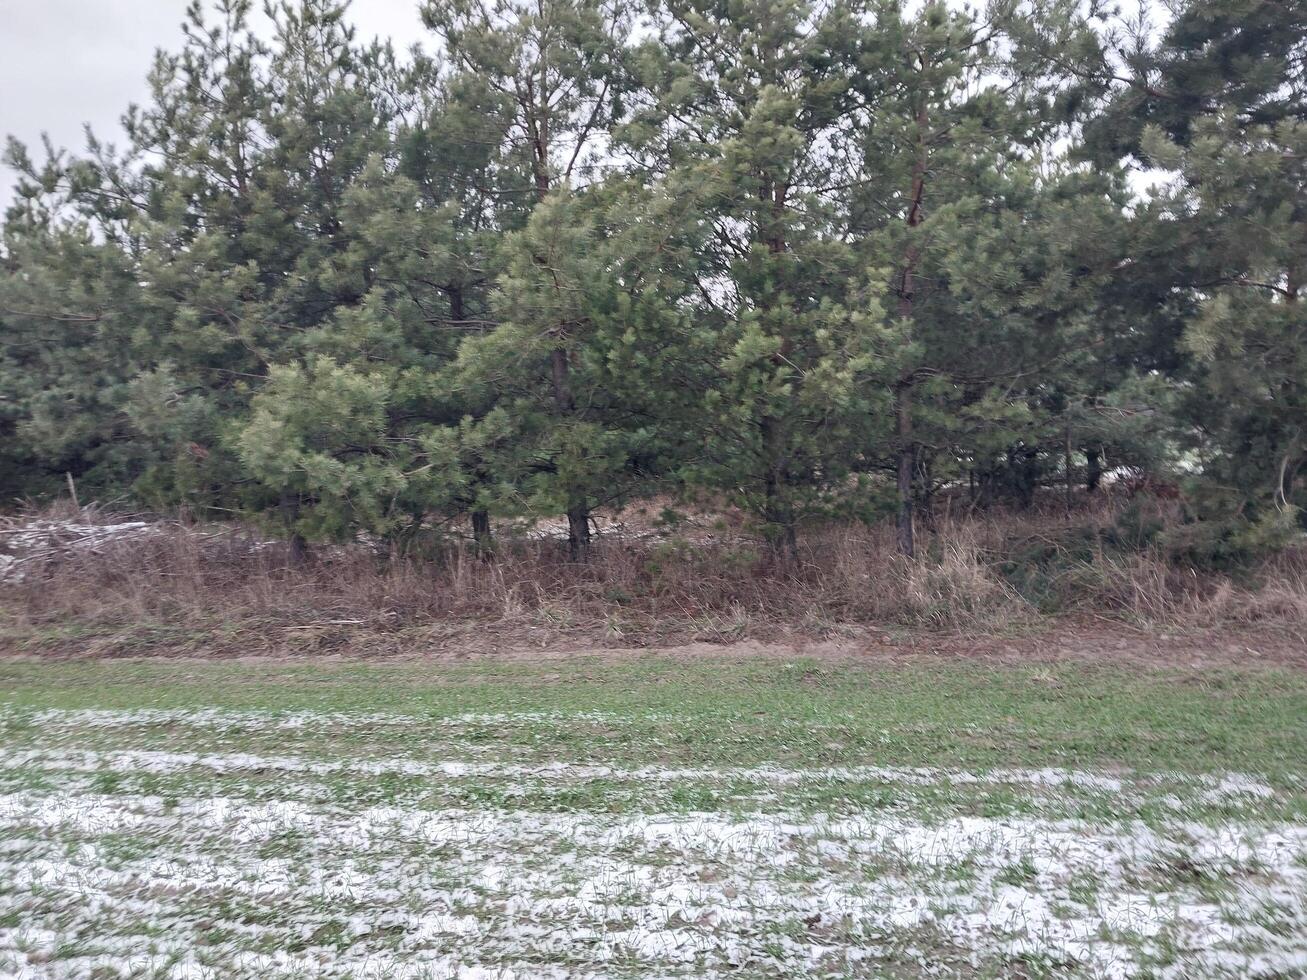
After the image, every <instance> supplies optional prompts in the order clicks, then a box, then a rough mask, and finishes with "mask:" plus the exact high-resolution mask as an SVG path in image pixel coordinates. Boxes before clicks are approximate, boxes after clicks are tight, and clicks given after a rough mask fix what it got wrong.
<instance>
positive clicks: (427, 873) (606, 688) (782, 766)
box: [0, 655, 1307, 978]
mask: <svg viewBox="0 0 1307 980" xmlns="http://www.w3.org/2000/svg"><path fill="white" fill-rule="evenodd" d="M0 779H2V780H3V782H4V785H3V787H0V975H2V976H19V977H33V978H35V977H100V976H131V977H148V976H159V977H178V978H182V977H185V978H198V977H238V976H239V977H270V976H331V977H371V978H383V977H464V976H466V977H500V976H503V977H509V976H519V977H540V976H559V977H563V976H567V977H574V976H586V975H600V976H616V977H625V976H631V977H645V976H658V977H664V976H690V977H701V976H713V975H725V974H732V975H736V976H786V977H793V976H830V977H843V976H869V977H881V976H887V977H900V976H902V977H917V976H932V975H939V976H966V977H973V976H978V977H986V976H989V977H1011V976H1058V977H1060V976H1086V977H1099V976H1101V977H1122V976H1173V977H1206V976H1231V977H1245V976H1266V977H1292V976H1303V975H1307V675H1305V674H1303V673H1301V672H1290V671H1277V670H1273V669H1257V670H1253V669H1247V670H1237V669H1226V670H1201V671H1200V670H1186V669H1178V668H1175V669H1167V670H1145V669H1129V670H1127V669H1123V668H1113V667H1110V666H1106V665H1103V666H1087V665H1083V664H1079V665H1078V664H1061V665H1040V666H1029V667H1019V666H994V665H981V664H969V663H962V662H958V661H956V660H953V661H938V660H925V659H922V660H910V661H906V662H902V663H894V664H890V663H879V664H867V663H861V664H860V663H857V662H853V661H815V660H803V659H794V660H788V661H787V660H779V659H771V658H753V659H738V660H732V659H727V658H723V659H719V660H714V661H704V660H691V659H687V658H684V657H671V656H659V655H647V656H639V657H632V658H629V659H618V660H612V659H608V660H599V659H596V658H583V657H578V658H568V659H554V660H549V661H541V662H536V663H509V662H491V661H482V662H477V663H472V664H468V665H450V664H432V663H420V662H408V663H396V664H381V665H361V664H358V663H350V662H347V661H336V662H332V663H326V664H320V665H313V664H310V663H307V662H271V661H246V662H205V661H167V662H164V661H153V662H147V661H120V662H112V661H110V662H105V661H100V662H65V663H37V662H32V661H8V662H0Z"/></svg>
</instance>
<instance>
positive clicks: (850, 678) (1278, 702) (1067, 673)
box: [0, 655, 1307, 779]
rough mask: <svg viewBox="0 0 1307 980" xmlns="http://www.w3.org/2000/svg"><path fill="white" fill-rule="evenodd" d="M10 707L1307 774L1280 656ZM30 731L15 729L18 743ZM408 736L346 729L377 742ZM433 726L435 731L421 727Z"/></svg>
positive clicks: (308, 669)
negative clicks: (1184, 664) (362, 720)
mask: <svg viewBox="0 0 1307 980" xmlns="http://www.w3.org/2000/svg"><path fill="white" fill-rule="evenodd" d="M0 706H3V707H5V708H7V709H9V710H10V711H11V712H15V711H16V712H19V713H20V714H21V713H22V712H25V711H29V710H40V709H50V708H56V709H77V708H100V709H114V710H132V709H137V708H155V709H191V708H216V709H221V710H236V711H258V712H270V713H281V712H296V711H314V712H343V713H355V712H357V713H364V712H373V711H387V712H395V713H403V714H410V715H416V716H419V717H421V718H423V719H429V720H431V721H432V722H437V721H439V719H441V718H444V717H450V716H456V715H465V714H469V713H488V714H497V713H502V712H512V713H521V712H538V713H544V714H557V715H565V716H567V715H573V714H575V713H577V712H593V713H597V714H603V715H612V716H616V717H619V718H622V719H623V724H622V725H621V727H620V729H619V730H613V729H612V728H611V727H610V726H606V725H604V724H603V723H601V722H597V723H595V724H593V725H584V724H582V725H578V724H576V723H575V722H574V721H572V720H571V719H569V721H568V723H567V724H565V725H557V726H551V725H550V724H549V723H548V721H541V722H539V723H537V724H532V725H530V726H525V727H524V726H510V727H507V728H505V727H504V726H500V725H496V724H493V723H491V724H487V725H485V726H484V729H483V730H481V731H477V730H476V729H475V728H472V729H470V730H465V731H464V732H462V733H461V734H462V736H463V737H466V738H470V739H472V740H473V741H475V740H477V739H478V738H479V739H482V740H484V741H485V742H487V743H493V744H495V745H502V746H504V747H505V748H512V749H513V750H514V751H516V752H522V753H527V754H530V755H532V756H533V757H539V758H547V757H550V756H557V757H559V758H566V759H568V760H577V759H603V760H606V761H621V762H639V761H642V760H643V761H650V762H663V763H668V762H675V763H677V764H683V765H693V764H700V763H711V764H714V765H728V764H729V765H750V764H757V763H762V762H776V763H783V764H786V765H794V766H801V765H847V764H890V765H929V766H942V767H951V766H958V767H975V766H1018V765H1019V766H1043V765H1054V766H1067V767H1099V768H1101V767H1115V766H1128V767H1132V768H1147V769H1177V770H1182V771H1206V770H1242V771H1250V772H1257V773H1260V774H1262V775H1264V776H1266V777H1268V778H1271V779H1275V778H1276V777H1278V776H1280V775H1289V776H1297V775H1300V774H1303V773H1305V772H1307V724H1304V719H1307V675H1304V674H1302V673H1298V672H1290V671H1280V670H1273V669H1247V670H1231V669H1226V670H1219V671H1209V670H1192V671H1181V670H1174V669H1168V670H1142V669H1137V668H1132V669H1123V668H1117V667H1092V666H1085V665H1066V664H1063V665H1040V666H1032V667H1012V666H1002V667H995V666H985V665H971V664H966V663H959V662H957V661H950V662H938V661H934V662H933V661H930V660H924V659H923V660H915V661H910V662H906V663H903V664H896V665H892V666H887V665H883V664H878V665H874V666H871V665H858V664H856V663H828V662H816V661H807V660H803V659H796V660H794V661H789V662H779V661H772V660H762V659H759V660H745V661H732V660H726V659H722V660H710V661H687V660H685V659H669V658H663V657H659V656H657V655H648V656H643V657H639V658H634V659H630V660H620V661H616V662H614V661H601V660H598V659H595V658H578V659H575V660H567V661H547V662H544V663H539V664H505V663H494V662H485V663H479V664H469V665H466V666H464V665H453V666H451V665H446V664H439V665H437V664H422V663H403V664H384V665H359V664H349V663H339V662H336V663H327V664H312V663H303V664H278V663H266V662H239V661H228V662H203V661H107V662H106V661H95V662H64V663H41V662H33V661H10V662H0ZM15 734H17V733H16V732H11V737H13V736H14V735H15ZM415 737H417V733H415V732H413V731H405V730H402V729H401V730H380V731H376V732H366V733H363V734H359V733H357V732H356V733H351V734H347V735H343V736H342V737H341V739H339V740H338V741H337V743H336V744H335V746H334V750H336V751H341V750H348V749H349V748H350V742H351V740H355V741H358V742H359V743H360V744H359V745H357V746H356V748H358V749H360V750H366V751H371V750H372V749H374V748H375V747H376V745H377V743H378V741H379V740H380V741H381V742H389V741H393V742H398V743H403V742H406V741H411V740H412V739H414V738H415ZM427 737H430V733H427Z"/></svg>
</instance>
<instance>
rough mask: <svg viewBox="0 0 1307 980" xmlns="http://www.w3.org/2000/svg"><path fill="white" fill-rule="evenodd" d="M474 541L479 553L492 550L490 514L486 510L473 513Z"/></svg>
mask: <svg viewBox="0 0 1307 980" xmlns="http://www.w3.org/2000/svg"><path fill="white" fill-rule="evenodd" d="M472 540H473V541H475V542H476V546H477V550H478V551H488V550H489V549H490V545H491V538H490V514H489V513H487V512H486V511H484V510H474V511H472Z"/></svg>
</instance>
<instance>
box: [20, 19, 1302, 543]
mask: <svg viewBox="0 0 1307 980" xmlns="http://www.w3.org/2000/svg"><path fill="white" fill-rule="evenodd" d="M345 8H346V5H345V4H344V3H340V2H336V0H297V2H281V3H278V4H276V5H269V6H268V8H267V9H266V10H263V11H255V10H253V9H252V2H251V0H216V2H215V3H213V4H211V5H207V6H206V5H204V4H202V3H200V2H199V0H197V2H196V3H194V4H193V5H192V7H191V9H190V10H189V12H188V15H187V23H186V25H185V36H184V40H183V42H182V44H181V46H180V50H179V51H178V52H177V53H160V54H159V55H158V57H157V59H156V61H155V64H154V67H153V70H152V72H151V74H150V86H151V93H152V94H151V98H150V100H149V102H148V104H146V105H143V106H140V107H134V108H132V109H131V110H130V111H129V112H128V113H127V115H126V116H125V117H124V123H125V128H126V134H127V140H126V143H125V145H123V146H122V147H115V146H111V145H108V144H106V143H102V142H99V141H97V140H96V139H94V138H93V137H92V138H89V140H88V147H87V148H86V150H85V152H83V153H82V154H80V155H76V156H68V155H67V154H65V153H62V152H56V151H54V150H53V148H50V147H47V148H46V150H47V152H46V153H44V154H41V155H39V158H38V157H37V156H34V155H32V154H31V153H30V152H29V151H28V150H27V149H25V148H24V147H22V146H20V145H18V144H17V143H14V142H12V141H11V142H10V145H9V150H8V157H9V161H10V163H11V164H12V165H14V166H16V167H17V168H18V169H19V171H20V172H21V174H22V177H21V179H20V183H19V186H18V188H17V197H16V203H15V204H14V205H13V206H12V207H11V208H10V209H9V212H8V215H7V218H6V221H5V225H4V240H3V241H4V243H3V251H2V252H0V490H2V491H3V492H4V493H5V494H6V495H8V496H9V497H13V496H15V495H20V494H41V493H46V492H53V491H54V490H56V489H57V488H58V487H60V486H62V485H63V483H64V481H65V480H66V479H67V478H68V476H69V475H71V477H72V478H73V480H74V481H75V482H76V484H77V485H78V486H79V487H82V488H84V490H83V492H84V493H86V494H91V493H93V494H96V495H98V496H100V497H101V498H109V497H122V498H130V499H131V500H134V501H137V502H140V503H144V504H147V505H150V506H158V507H175V506H178V505H185V506H186V507H188V508H189V509H190V510H191V511H192V512H194V513H197V514H230V513H233V512H235V513H240V514H244V515H265V516H266V517H267V518H268V519H269V520H271V521H272V522H274V523H277V524H279V525H281V526H283V527H284V528H285V530H286V532H287V533H288V534H289V535H291V536H292V538H293V539H294V540H296V541H299V540H312V539H326V538H333V537H345V536H348V535H350V534H353V533H356V532H358V531H359V530H366V531H368V532H370V533H373V534H376V535H381V536H385V537H387V538H391V539H394V540H396V541H398V542H403V541H405V540H407V539H408V538H410V537H412V536H413V535H415V534H416V533H417V532H418V531H419V530H420V529H421V528H423V527H428V528H429V527H432V526H437V525H445V524H449V523H451V522H459V523H463V522H466V523H465V524H464V525H463V526H469V527H470V529H471V530H472V532H473V533H475V535H476V537H477V538H478V539H479V540H482V541H484V540H485V539H486V537H487V535H488V534H489V530H490V527H491V518H492V516H500V517H503V516H517V515H560V516H561V515H566V518H567V521H568V525H569V528H570V543H571V549H572V552H573V554H574V556H576V557H581V556H583V555H584V553H585V551H586V549H587V547H588V546H589V541H590V535H591V527H592V521H591V513H592V511H594V509H596V508H599V507H602V506H605V505H609V504H613V503H616V502H621V501H625V500H629V499H632V498H638V497H641V496H645V495H650V494H653V493H668V494H673V495H692V494H695V493H703V494H707V495H711V496H712V497H713V498H714V499H719V500H720V499H725V500H728V501H729V502H731V503H732V504H734V505H737V506H739V507H740V508H742V509H743V510H744V511H745V512H747V513H748V514H749V515H751V516H752V517H753V518H754V519H755V520H756V522H757V524H758V526H759V528H760V529H762V530H763V531H764V532H765V533H766V534H767V535H768V536H769V537H770V539H771V540H773V541H774V542H775V543H776V546H777V547H778V548H779V549H781V550H790V549H792V548H793V547H794V546H795V541H796V534H797V533H798V532H797V529H799V528H801V526H802V525H803V524H804V523H805V522H810V521H812V520H815V519H821V518H837V517H841V518H853V519H864V520H872V519H878V518H882V517H889V516H890V515H893V514H897V520H898V522H899V546H900V549H901V550H902V551H904V552H906V553H911V552H912V551H913V550H914V547H915V543H914V526H916V524H917V522H918V519H919V517H920V516H921V512H922V510H923V508H924V509H927V510H928V509H929V508H930V507H931V506H932V498H933V497H935V495H937V494H939V493H941V491H948V492H949V493H956V492H961V490H962V489H963V488H964V489H965V492H966V493H968V494H969V495H970V499H971V502H972V505H974V506H985V505H987V504H989V503H991V502H994V501H1008V502H1012V503H1015V504H1017V505H1028V504H1029V503H1030V502H1031V501H1032V500H1033V498H1034V496H1035V494H1036V492H1037V490H1038V489H1039V488H1040V487H1042V486H1048V485H1056V486H1059V487H1061V486H1064V485H1065V487H1066V488H1068V490H1069V488H1070V487H1071V486H1072V484H1073V483H1074V484H1076V485H1078V486H1079V485H1084V486H1086V487H1088V488H1089V489H1092V488H1093V486H1094V485H1095V483H1096V482H1097V481H1099V480H1100V479H1101V478H1102V474H1103V473H1104V472H1105V471H1107V470H1111V469H1115V468H1119V467H1122V466H1129V467H1135V468H1137V469H1139V470H1140V471H1145V472H1150V473H1155V474H1158V477H1157V478H1158V479H1171V480H1177V481H1181V480H1182V481H1183V482H1184V484H1185V488H1186V497H1187V501H1188V504H1187V506H1188V507H1189V512H1190V514H1191V516H1192V517H1193V518H1194V520H1195V521H1197V522H1201V523H1202V524H1203V526H1204V527H1207V528H1211V529H1213V530H1212V532H1211V533H1212V534H1213V535H1215V536H1216V538H1218V539H1219V540H1220V541H1221V542H1224V544H1222V545H1221V546H1222V547H1240V546H1242V544H1241V542H1244V543H1246V542H1249V541H1255V542H1272V541H1274V540H1278V539H1282V538H1283V537H1284V536H1286V535H1288V534H1291V533H1296V526H1297V510H1296V506H1297V505H1299V504H1301V503H1302V498H1303V496H1304V487H1303V481H1302V480H1301V479H1300V478H1299V472H1300V469H1301V467H1302V464H1303V462H1304V460H1305V459H1307V315H1305V314H1304V305H1303V304H1302V303H1301V302H1300V297H1301V294H1302V291H1303V287H1304V280H1307V117H1305V112H1307V7H1303V6H1302V5H1300V4H1298V3H1290V2H1284V0H1187V2H1185V3H1182V4H1181V5H1180V6H1179V8H1178V9H1176V8H1175V5H1168V8H1167V10H1165V11H1164V10H1163V8H1162V7H1161V6H1160V5H1158V7H1157V9H1156V10H1155V11H1153V12H1152V16H1154V17H1155V18H1158V19H1155V20H1153V21H1152V22H1149V21H1148V19H1147V16H1148V15H1147V14H1146V15H1145V17H1144V18H1143V19H1140V20H1138V21H1133V22H1127V21H1122V20H1119V19H1117V17H1116V15H1115V14H1113V13H1111V12H1109V11H1106V10H1102V9H1099V5H1098V3H1097V2H1096V0H995V2H993V3H991V4H990V5H989V6H988V7H987V8H986V9H984V10H983V11H972V10H965V9H961V8H960V7H958V6H957V5H954V4H945V3H924V4H918V3H911V4H908V3H902V2H899V0H820V2H809V0H488V2H481V0H442V2H427V3H424V4H423V5H422V17H423V21H424V22H425V24H426V26H427V27H428V28H429V29H430V32H431V41H430V43H429V44H426V45H424V49H425V50H427V51H430V52H433V53H432V54H423V53H421V52H418V51H414V52H408V53H397V52H396V51H395V50H394V49H393V47H392V46H391V45H389V44H387V43H384V42H364V41H363V40H361V39H360V38H359V37H357V36H356V35H355V32H354V30H353V29H352V28H351V27H350V26H349V22H348V20H347V16H346V14H347V11H346V9H345ZM1164 15H1165V16H1164ZM263 18H267V19H269V20H270V22H271V25H272V27H271V30H270V31H269V30H268V29H267V28H266V26H262V25H265V24H266V21H264V20H262V19H263ZM256 20H258V21H259V23H256ZM1150 183H1151V184H1152V185H1153V186H1152V187H1151V188H1148V186H1147V185H1148V184H1150ZM914 512H915V514H914Z"/></svg>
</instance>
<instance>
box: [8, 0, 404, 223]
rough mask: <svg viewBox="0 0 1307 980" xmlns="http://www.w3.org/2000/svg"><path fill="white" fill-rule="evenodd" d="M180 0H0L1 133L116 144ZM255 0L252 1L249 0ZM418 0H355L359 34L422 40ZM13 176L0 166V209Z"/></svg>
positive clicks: (173, 36) (36, 146)
mask: <svg viewBox="0 0 1307 980" xmlns="http://www.w3.org/2000/svg"><path fill="white" fill-rule="evenodd" d="M186 4H187V0H0V141H2V140H4V139H5V138H6V137H8V136H16V137H18V138H19V139H20V140H22V141H23V142H24V143H27V144H28V146H29V147H30V148H31V149H32V150H33V152H34V156H35V157H36V158H37V159H40V152H41V150H40V143H41V134H42V133H43V132H45V133H49V134H50V138H51V139H52V140H53V141H54V143H55V145H56V146H59V147H64V148H67V149H69V150H73V151H80V150H81V149H82V148H83V146H84V140H83V137H82V127H83V126H84V125H85V124H86V123H90V124H91V126H92V127H93V128H94V130H95V132H96V135H97V136H99V137H100V138H101V139H102V140H106V141H109V142H116V143H121V137H122V129H121V127H120V126H119V125H118V119H119V117H120V116H121V115H122V113H123V111H124V110H125V109H126V108H127V106H128V105H129V104H131V103H132V102H142V101H144V100H145V98H146V96H147V94H148V91H147V87H146V84H145V76H146V74H147V73H148V72H149V70H150V65H151V62H152V59H153V57H154V52H155V50H156V49H158V48H161V47H162V48H165V49H167V50H172V51H175V50H177V49H178V48H180V47H181V39H182V33H181V23H182V21H183V19H184V18H185V13H186ZM256 6H259V5H258V4H256ZM417 7H418V0H354V4H353V7H352V9H351V13H352V17H353V20H354V23H355V24H356V25H357V26H358V28H359V33H360V35H361V36H363V37H364V38H371V37H373V36H381V37H388V38H391V39H392V40H393V41H394V42H395V46H396V47H397V48H401V49H404V48H408V47H410V46H411V45H412V44H414V43H415V42H418V41H423V40H425V34H426V32H425V30H424V29H423V27H422V25H421V22H420V21H419V19H418V14H417ZM13 180H14V175H13V173H12V172H10V171H8V170H6V169H4V168H3V167H0V215H3V211H4V208H5V207H7V206H8V204H9V201H10V199H11V193H10V192H11V187H12V184H13Z"/></svg>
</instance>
